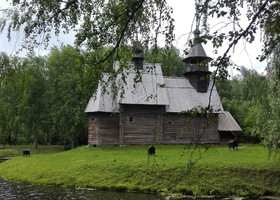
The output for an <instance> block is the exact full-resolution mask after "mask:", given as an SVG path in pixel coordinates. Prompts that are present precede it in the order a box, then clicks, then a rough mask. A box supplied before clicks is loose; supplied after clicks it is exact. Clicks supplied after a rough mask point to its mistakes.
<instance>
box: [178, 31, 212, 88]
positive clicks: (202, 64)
mask: <svg viewBox="0 0 280 200" xmlns="http://www.w3.org/2000/svg"><path fill="white" fill-rule="evenodd" d="M199 34H200V31H199V30H198V29H196V30H195V31H194V36H195V38H198V37H199ZM211 60H212V58H210V57H208V56H207V55H206V53H205V51H204V49H203V47H202V45H201V44H196V45H194V46H193V47H192V48H191V49H190V53H189V54H188V55H187V57H186V58H185V59H184V60H183V62H185V63H186V65H187V68H186V72H185V73H184V76H185V77H186V78H187V79H189V81H190V84H191V85H192V86H193V87H194V89H195V90H196V91H197V92H201V93H205V92H207V90H208V87H209V78H210V77H209V76H210V74H211V72H210V71H209V67H208V63H209V62H210V61H211Z"/></svg>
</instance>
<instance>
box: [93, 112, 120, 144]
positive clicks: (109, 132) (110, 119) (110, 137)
mask: <svg viewBox="0 0 280 200" xmlns="http://www.w3.org/2000/svg"><path fill="white" fill-rule="evenodd" d="M88 132H89V134H88V144H89V145H96V146H101V145H104V144H119V116H118V115H115V114H112V113H92V114H90V115H89V127H88Z"/></svg>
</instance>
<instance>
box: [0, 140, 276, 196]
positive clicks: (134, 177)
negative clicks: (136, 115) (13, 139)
mask: <svg viewBox="0 0 280 200" xmlns="http://www.w3.org/2000/svg"><path fill="white" fill-rule="evenodd" d="M147 147H148V146H146V145H134V146H123V147H119V146H103V147H99V148H95V147H91V148H86V147H80V148H77V149H74V150H71V151H67V152H60V153H53V154H34V155H33V154H32V152H31V156H30V157H22V156H18V157H15V158H13V159H12V160H9V161H6V162H4V163H1V164H0V176H1V177H3V178H5V179H10V180H15V181H23V182H30V183H36V184H50V185H54V184H55V185H65V186H73V187H80V188H85V187H89V188H96V189H110V190H129V191H140V192H158V193H163V194H168V193H178V194H185V195H218V196H231V195H232V196H250V197H259V196H271V195H272V196H280V168H279V159H278V158H276V157H272V158H271V159H270V160H269V161H267V150H266V149H265V148H263V147H262V146H259V145H257V146H256V145H246V146H244V147H242V148H239V150H238V151H231V150H229V149H228V147H224V146H209V148H204V147H201V148H197V149H195V151H193V150H194V146H188V148H186V146H184V145H155V147H156V155H155V156H148V155H147ZM191 155H192V157H190V156H191ZM190 158H192V159H191V161H193V162H194V163H192V162H190ZM192 164H193V165H192Z"/></svg>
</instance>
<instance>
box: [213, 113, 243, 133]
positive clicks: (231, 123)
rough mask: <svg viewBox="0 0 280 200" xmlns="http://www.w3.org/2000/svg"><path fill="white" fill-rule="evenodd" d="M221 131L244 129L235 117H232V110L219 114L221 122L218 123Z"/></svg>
mask: <svg viewBox="0 0 280 200" xmlns="http://www.w3.org/2000/svg"><path fill="white" fill-rule="evenodd" d="M218 130H219V131H232V132H241V131H242V129H241V128H240V126H239V125H238V124H237V122H236V121H235V119H234V118H233V117H232V115H231V114H230V112H228V111H224V112H223V113H221V114H219V123H218Z"/></svg>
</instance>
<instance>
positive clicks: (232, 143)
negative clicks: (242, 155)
mask: <svg viewBox="0 0 280 200" xmlns="http://www.w3.org/2000/svg"><path fill="white" fill-rule="evenodd" d="M228 147H229V148H232V150H235V148H236V149H238V142H237V140H230V141H228Z"/></svg>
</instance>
